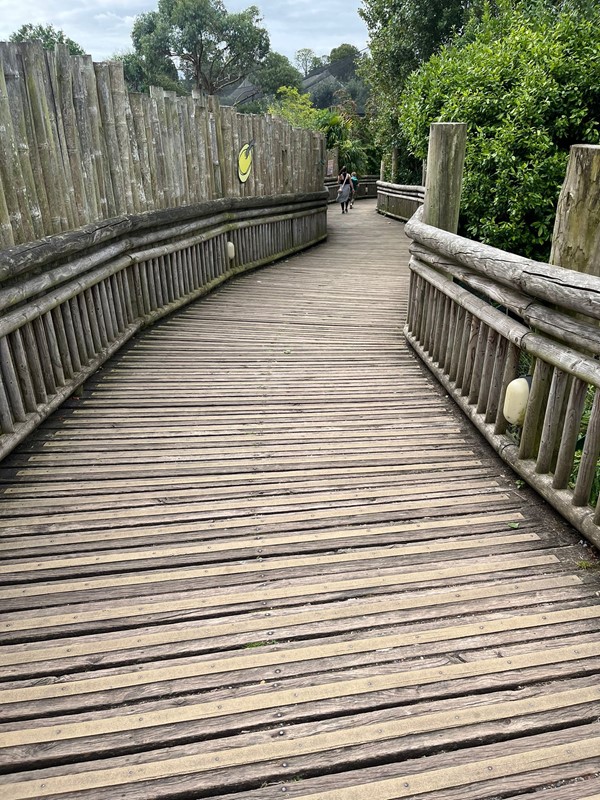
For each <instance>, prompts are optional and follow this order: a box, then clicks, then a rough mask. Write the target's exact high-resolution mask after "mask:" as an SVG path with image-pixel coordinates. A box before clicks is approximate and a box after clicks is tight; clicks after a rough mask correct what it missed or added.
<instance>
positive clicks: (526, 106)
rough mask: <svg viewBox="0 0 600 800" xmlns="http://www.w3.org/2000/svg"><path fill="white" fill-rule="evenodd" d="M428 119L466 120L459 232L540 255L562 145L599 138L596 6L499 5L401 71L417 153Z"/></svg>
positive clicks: (545, 248) (561, 165) (562, 160)
mask: <svg viewBox="0 0 600 800" xmlns="http://www.w3.org/2000/svg"><path fill="white" fill-rule="evenodd" d="M432 122H466V123H467V125H468V131H469V134H468V144H467V155H466V163H465V180H464V185H463V200H462V206H461V232H462V233H463V234H465V235H467V236H469V237H471V238H475V239H478V240H479V241H482V242H486V243H488V244H491V245H494V246H496V247H500V248H502V249H504V250H508V251H511V252H515V253H520V254H521V255H525V256H529V257H531V258H537V259H540V260H544V261H545V260H547V259H548V256H549V248H550V240H551V236H552V229H553V225H554V214H555V209H556V202H557V199H558V193H559V190H560V186H561V184H562V181H563V178H564V174H565V168H566V163H567V157H568V151H569V147H570V145H572V144H583V143H587V144H597V143H598V142H599V141H600V135H599V123H600V11H599V10H598V7H594V4H592V5H591V6H590V7H588V9H587V12H586V13H583V11H581V10H577V9H574V8H570V9H567V8H564V7H563V8H562V10H557V9H556V8H555V7H553V6H549V5H545V4H541V5H537V6H536V8H535V11H533V10H532V9H531V7H530V8H529V9H527V8H524V7H519V8H516V9H514V8H512V9H511V8H508V7H505V8H504V10H503V11H501V12H499V14H498V16H495V17H491V16H487V17H486V18H484V19H483V21H481V22H477V23H472V25H471V26H470V27H467V30H466V32H465V33H464V34H463V35H462V36H461V37H458V38H457V39H456V40H455V41H454V42H453V43H452V44H451V45H449V46H447V47H445V48H444V49H442V50H441V52H440V53H439V54H438V55H436V56H433V57H432V58H431V59H430V60H429V61H428V62H427V63H426V64H424V65H423V67H421V68H420V69H419V70H418V71H417V72H415V73H413V75H412V76H411V78H410V79H409V81H408V83H407V87H406V92H405V95H404V100H403V103H402V107H401V110H400V125H401V128H402V130H403V132H404V135H405V136H406V137H407V140H408V142H409V146H410V149H411V150H412V152H413V154H414V155H415V156H417V157H418V158H424V157H425V156H426V154H427V139H428V133H429V125H430V123H432Z"/></svg>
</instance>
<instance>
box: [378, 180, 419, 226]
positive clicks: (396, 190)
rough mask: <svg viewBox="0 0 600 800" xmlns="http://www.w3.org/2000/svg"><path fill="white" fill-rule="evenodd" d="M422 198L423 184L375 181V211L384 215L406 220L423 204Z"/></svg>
mask: <svg viewBox="0 0 600 800" xmlns="http://www.w3.org/2000/svg"><path fill="white" fill-rule="evenodd" d="M424 198H425V187H424V186H401V185H400V184H395V183H386V182H385V181H377V211H379V213H380V214H384V215H385V216H388V217H394V218H395V219H400V220H403V221H406V220H408V219H410V218H411V217H412V215H413V214H414V213H415V211H416V210H417V209H418V208H419V207H420V206H422V205H423V200H424Z"/></svg>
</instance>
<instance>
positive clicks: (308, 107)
mask: <svg viewBox="0 0 600 800" xmlns="http://www.w3.org/2000/svg"><path fill="white" fill-rule="evenodd" d="M269 114H272V115H273V116H275V117H281V118H282V119H284V120H286V121H287V122H289V123H290V125H293V126H294V127H295V128H308V129H309V130H315V131H316V130H319V111H318V110H317V109H316V108H315V107H314V106H313V104H312V102H311V99H310V95H309V94H301V93H300V92H299V91H298V89H294V88H292V87H290V86H282V87H281V88H280V89H279V90H278V92H277V98H276V100H275V101H274V102H273V103H271V105H270V106H269Z"/></svg>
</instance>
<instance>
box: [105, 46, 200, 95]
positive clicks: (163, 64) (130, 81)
mask: <svg viewBox="0 0 600 800" xmlns="http://www.w3.org/2000/svg"><path fill="white" fill-rule="evenodd" d="M113 60H115V61H120V62H121V63H122V64H123V74H124V76H125V83H126V84H127V88H128V89H129V91H130V92H148V91H149V88H150V86H160V87H161V88H163V89H167V90H168V91H174V92H177V93H178V94H188V93H189V92H188V90H187V88H186V86H185V84H184V83H183V82H182V81H181V80H180V78H179V74H178V72H177V68H176V67H175V65H174V64H173V62H172V61H171V60H170V59H165V58H162V59H157V58H154V59H153V58H150V59H146V58H144V57H143V56H141V55H140V54H139V53H135V52H134V53H124V54H117V55H115V56H113Z"/></svg>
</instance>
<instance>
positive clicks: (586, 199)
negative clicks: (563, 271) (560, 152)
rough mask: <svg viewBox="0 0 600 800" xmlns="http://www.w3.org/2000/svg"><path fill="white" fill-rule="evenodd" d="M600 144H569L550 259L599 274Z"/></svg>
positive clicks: (562, 264)
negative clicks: (567, 160) (569, 148)
mask: <svg viewBox="0 0 600 800" xmlns="http://www.w3.org/2000/svg"><path fill="white" fill-rule="evenodd" d="M599 187H600V146H599V145H592V144H576V145H573V146H572V147H571V150H570V153H569V162H568V165H567V173H566V176H565V180H564V183H563V186H562V189H561V192H560V197H559V200H558V208H557V212H556V220H555V223H554V233H553V237H552V250H551V253H550V263H551V264H559V265H560V266H562V267H566V268H567V269H573V270H577V271H578V272H585V273H587V274H588V275H595V276H596V277H597V278H600V188H599Z"/></svg>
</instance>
